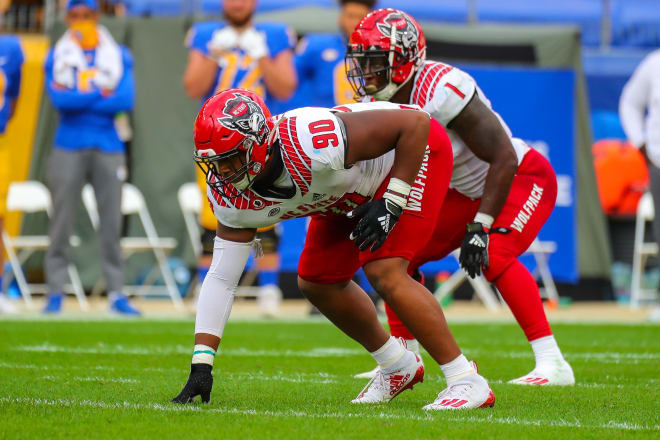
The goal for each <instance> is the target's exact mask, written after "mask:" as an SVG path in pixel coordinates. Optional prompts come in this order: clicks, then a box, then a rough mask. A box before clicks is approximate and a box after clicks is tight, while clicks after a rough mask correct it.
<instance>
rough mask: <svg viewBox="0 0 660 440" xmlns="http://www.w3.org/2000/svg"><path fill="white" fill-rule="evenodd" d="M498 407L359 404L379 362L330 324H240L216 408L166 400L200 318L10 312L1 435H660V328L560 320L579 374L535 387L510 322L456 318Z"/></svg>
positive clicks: (0, 380) (224, 351)
mask: <svg viewBox="0 0 660 440" xmlns="http://www.w3.org/2000/svg"><path fill="white" fill-rule="evenodd" d="M452 328H453V329H454V332H455V334H456V337H457V339H458V340H459V343H460V345H461V346H462V347H463V349H464V351H465V352H466V354H467V355H468V357H470V358H473V359H476V360H477V361H478V362H479V364H480V368H481V372H482V373H483V374H484V376H486V377H487V378H488V379H489V380H490V381H491V383H492V386H493V390H494V391H495V394H496V396H497V401H496V404H495V408H493V409H484V410H472V411H462V412H451V413H446V412H443V413H432V414H427V413H425V412H424V411H422V410H421V407H422V406H423V405H424V404H426V403H428V402H430V401H432V400H433V399H434V397H435V395H436V394H437V393H438V392H439V391H440V390H442V389H443V388H444V381H443V380H441V379H440V374H439V373H440V370H439V368H438V367H437V365H434V364H432V363H431V361H430V358H429V357H428V356H426V357H425V360H426V363H427V373H426V379H425V381H424V383H423V384H419V385H418V386H416V387H415V389H414V390H413V391H406V392H405V393H403V394H402V395H401V396H399V397H398V398H396V399H395V400H394V401H392V402H391V403H389V404H387V405H380V406H375V407H373V406H372V407H366V406H359V407H358V406H355V405H352V404H350V403H349V401H350V399H351V398H353V397H355V396H356V395H357V393H358V392H359V391H360V390H361V388H362V386H363V385H364V383H365V381H364V380H358V379H353V378H352V375H353V374H354V373H356V372H361V371H364V370H366V369H370V368H371V367H372V366H373V365H374V364H373V361H372V360H371V358H370V357H369V356H368V355H366V354H365V353H363V351H362V350H361V349H360V347H359V346H357V344H355V343H354V342H352V341H350V340H349V339H347V338H346V337H345V336H343V334H341V333H340V332H339V331H338V330H336V329H335V328H334V327H332V326H331V325H330V324H328V323H326V322H322V321H318V322H311V321H303V322H267V321H236V322H230V324H229V325H228V327H227V329H226V332H225V339H224V341H223V344H222V346H221V354H220V355H219V356H218V357H216V366H215V371H214V378H215V385H214V390H213V394H212V398H211V403H210V404H209V405H201V404H196V405H192V406H188V407H181V406H175V405H173V404H170V403H168V402H169V400H170V399H171V398H172V397H173V396H174V395H175V394H177V393H178V392H179V390H180V388H181V387H182V386H183V384H184V383H185V380H186V378H187V372H188V371H187V370H188V366H189V362H190V352H191V349H192V346H191V341H192V336H191V334H192V332H193V323H192V321H86V322H85V321H23V320H10V321H0V439H16V438H30V439H51V438H62V439H64V438H66V439H71V438H73V439H78V438H111V439H114V438H128V439H135V438H154V439H166V438H168V439H169V438H174V439H197V438H198V439H209V438H236V439H247V438H267V439H272V438H308V439H319V438H333V439H335V438H359V439H372V438H374V439H375V438H378V439H381V438H397V439H416V438H471V439H486V438H498V439H509V438H554V439H559V438H570V439H573V438H659V436H660V392H659V389H660V326H651V325H648V326H642V325H566V324H564V325H559V324H557V325H555V326H554V329H555V334H556V335H557V337H558V339H559V342H560V345H561V346H562V348H563V349H564V352H565V354H566V357H567V359H568V360H569V361H570V362H571V364H572V365H573V368H574V370H575V375H576V379H577V381H578V385H577V386H575V387H571V388H528V387H520V386H515V385H507V384H506V383H505V382H506V380H508V379H511V378H513V377H517V376H519V375H522V374H524V373H527V372H528V371H529V370H530V369H531V367H532V355H531V351H530V350H529V349H528V346H527V344H526V342H525V340H524V338H523V335H522V332H521V331H520V329H519V328H517V327H516V326H515V325H513V324H453V325H452Z"/></svg>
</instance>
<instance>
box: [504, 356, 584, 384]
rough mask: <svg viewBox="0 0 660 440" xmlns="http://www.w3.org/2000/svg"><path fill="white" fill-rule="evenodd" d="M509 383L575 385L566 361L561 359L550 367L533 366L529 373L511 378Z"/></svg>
mask: <svg viewBox="0 0 660 440" xmlns="http://www.w3.org/2000/svg"><path fill="white" fill-rule="evenodd" d="M509 383H511V384H516V385H543V386H550V385H555V386H567V385H575V376H574V375H573V369H572V368H571V366H570V365H569V364H568V362H566V361H565V360H563V359H562V360H560V361H558V362H557V363H556V364H555V365H552V366H550V367H545V366H544V367H540V368H535V369H534V370H532V372H531V373H529V374H526V375H524V376H522V377H519V378H517V379H512V380H510V381H509Z"/></svg>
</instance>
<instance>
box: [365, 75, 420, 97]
mask: <svg viewBox="0 0 660 440" xmlns="http://www.w3.org/2000/svg"><path fill="white" fill-rule="evenodd" d="M390 75H391V74H390ZM414 75H415V69H411V70H410V75H408V78H406V80H405V81H403V82H402V83H401V84H396V83H394V82H392V79H391V78H390V80H389V81H390V82H389V84H388V85H386V86H385V87H383V88H382V89H380V90H379V91H377V92H375V93H374V94H372V95H371V96H373V97H374V98H376V100H378V101H389V100H390V99H391V98H392V96H394V95H395V94H396V92H398V91H399V90H400V89H401V87H403V86H405V85H406V84H407V83H408V81H410V79H411V78H412V77H413V76H414Z"/></svg>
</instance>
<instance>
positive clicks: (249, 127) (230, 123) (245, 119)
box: [217, 93, 269, 144]
mask: <svg viewBox="0 0 660 440" xmlns="http://www.w3.org/2000/svg"><path fill="white" fill-rule="evenodd" d="M222 113H223V114H224V115H225V116H224V117H221V118H217V120H218V122H219V123H220V124H222V125H223V126H225V127H227V128H228V129H230V130H236V131H238V132H239V133H241V134H242V135H244V136H247V137H252V138H253V139H254V140H255V141H257V143H259V144H263V143H264V141H265V140H266V137H268V134H269V130H268V125H267V124H266V116H265V115H264V112H263V110H261V107H259V104H257V103H256V102H254V100H252V98H250V97H248V96H244V95H241V94H240V93H234V97H233V98H232V99H230V100H228V101H227V102H226V103H225V107H224V108H223V109H222Z"/></svg>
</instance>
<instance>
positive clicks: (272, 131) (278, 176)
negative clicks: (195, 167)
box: [173, 90, 495, 409]
mask: <svg viewBox="0 0 660 440" xmlns="http://www.w3.org/2000/svg"><path fill="white" fill-rule="evenodd" d="M352 110H353V111H351V112H339V111H338V112H333V111H331V110H329V109H323V108H310V107H307V108H302V109H297V110H293V111H290V112H287V113H285V114H284V115H282V116H280V117H275V118H272V117H271V116H270V113H269V110H268V108H267V107H266V106H265V104H264V103H263V101H262V100H261V99H260V98H259V96H257V95H256V94H254V93H252V92H248V91H245V90H227V91H225V92H221V93H219V94H217V95H215V96H214V97H212V98H211V99H209V100H208V101H207V102H206V104H204V106H203V107H202V109H201V111H200V113H199V115H198V117H197V120H196V122H195V135H194V138H195V148H196V151H195V161H196V162H197V163H198V164H199V165H200V166H201V167H202V168H203V169H204V171H205V174H206V176H207V182H208V196H209V200H210V202H211V204H212V205H213V210H214V213H215V215H216V217H217V219H218V227H217V236H216V238H215V246H214V252H213V262H212V264H211V268H210V270H209V274H208V276H207V277H206V278H205V280H204V283H203V285H202V288H201V293H200V297H199V306H198V308H197V319H196V323H195V348H194V352H193V359H192V365H191V372H190V376H189V378H188V381H187V383H186V385H185V387H184V388H183V390H182V391H181V393H180V394H179V395H178V396H176V397H175V398H174V400H173V401H174V402H178V403H188V402H191V401H192V400H193V399H194V398H195V397H196V396H197V395H201V397H202V400H203V401H208V400H209V398H210V392H211V386H212V381H213V378H212V375H211V370H212V366H213V359H214V356H215V354H216V351H217V349H218V345H219V343H220V338H221V336H222V332H223V330H224V327H225V323H226V321H227V318H228V316H229V312H230V310H231V305H232V301H233V295H234V291H235V289H236V285H237V283H238V280H239V277H240V275H241V272H242V271H243V268H244V266H245V262H246V260H247V258H248V255H249V254H250V252H251V250H252V248H253V246H254V243H255V242H254V238H255V233H256V229H257V228H259V227H263V226H267V225H270V224H274V223H277V222H279V221H282V220H286V219H288V218H294V217H304V216H311V221H310V225H309V229H308V233H307V238H306V241H305V248H304V250H303V252H302V255H301V257H300V262H299V266H298V285H299V287H300V289H301V291H302V292H303V293H304V294H305V296H306V297H307V298H308V299H309V300H310V301H311V302H312V303H313V304H314V305H315V306H316V307H317V308H318V309H319V310H320V311H321V312H322V313H323V314H325V316H327V317H328V319H330V320H331V321H332V322H333V323H334V324H335V325H336V326H337V327H338V328H340V329H341V330H342V331H343V332H344V333H346V334H347V335H348V336H350V337H352V338H353V339H355V340H356V341H357V342H359V343H360V344H361V345H362V346H363V347H364V348H365V349H366V350H367V351H369V352H370V353H371V354H372V356H373V357H374V359H375V360H376V362H377V363H378V365H379V367H380V369H379V370H378V373H377V374H376V375H375V377H374V378H373V379H372V380H371V381H370V382H369V383H368V384H367V386H366V387H365V388H364V389H363V390H362V392H361V393H360V394H359V395H358V396H357V397H356V398H355V399H354V400H353V402H354V403H379V402H388V401H390V400H392V399H393V398H394V397H396V396H397V395H398V394H400V393H401V392H403V391H405V390H406V389H410V388H412V387H413V385H415V384H416V383H418V382H421V381H422V380H423V377H424V365H423V364H422V362H421V358H420V357H419V356H418V355H416V354H415V353H413V352H412V351H410V350H408V349H407V348H406V347H405V345H404V344H403V343H402V342H400V341H399V340H397V339H395V338H394V337H391V336H390V335H388V334H387V332H386V331H385V329H384V328H383V326H382V325H381V324H380V322H379V321H378V317H377V313H376V309H375V307H374V305H373V303H372V301H371V300H370V299H369V297H368V296H367V295H366V294H365V292H364V291H363V290H362V289H361V288H360V287H359V286H358V285H357V284H356V283H354V282H353V281H352V280H351V278H352V276H353V274H354V273H355V271H356V270H357V269H358V268H359V267H360V266H362V267H363V269H364V271H365V273H366V275H367V277H368V278H369V281H370V282H371V283H372V285H373V286H374V287H375V288H376V290H377V291H378V292H379V293H380V295H381V296H382V297H383V298H384V299H385V300H386V301H387V302H388V304H389V305H390V306H391V307H392V309H393V310H395V311H396V312H397V314H398V316H400V317H401V318H402V320H403V322H404V323H405V324H406V325H407V326H408V328H410V330H411V331H412V333H413V334H414V335H415V336H416V338H417V339H419V341H420V342H421V343H422V344H423V345H424V347H426V349H427V350H428V352H429V354H430V355H431V357H433V358H434V360H435V361H437V362H438V364H440V367H441V369H442V371H443V373H444V375H445V377H446V378H447V382H448V387H447V388H446V389H445V390H444V391H443V392H442V393H440V395H439V396H438V399H437V400H436V401H435V402H433V403H431V404H429V405H427V406H426V407H425V408H426V409H461V408H479V407H489V406H493V404H494V401H495V396H494V395H493V393H492V391H491V390H490V387H489V385H488V382H487V381H486V380H485V379H484V378H483V377H482V376H480V375H479V374H478V373H477V371H476V365H474V363H471V362H469V361H468V360H467V359H466V358H465V356H464V355H463V354H461V351H460V349H459V348H458V345H457V344H456V341H455V340H454V338H453V336H452V334H451V332H450V331H449V328H448V326H447V323H446V321H445V319H444V316H443V313H442V309H441V308H440V306H439V304H438V302H437V301H436V300H435V299H434V298H433V296H432V295H431V294H430V292H429V291H428V290H426V289H425V288H424V286H422V285H421V284H419V283H417V282H415V281H414V280H413V279H412V278H411V277H410V276H408V274H407V270H408V265H409V264H410V261H411V260H412V259H413V258H415V257H416V255H417V254H418V253H420V252H421V251H422V250H423V249H424V248H425V247H426V246H428V244H429V243H430V240H431V238H432V236H433V233H434V231H433V228H434V225H435V224H436V223H437V218H438V215H439V213H440V206H441V204H442V201H443V199H444V197H445V194H446V192H447V188H448V185H449V178H450V174H451V168H452V152H451V146H450V142H449V139H448V137H447V136H446V134H445V131H444V129H443V128H442V127H441V126H440V124H438V123H437V122H436V121H434V120H432V119H431V118H429V115H428V113H425V112H422V111H419V109H418V107H416V106H399V105H396V104H391V103H373V104H356V105H355V106H354V108H352ZM362 110H365V111H362ZM442 402H444V403H451V404H450V405H443V404H441V403H442Z"/></svg>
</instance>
